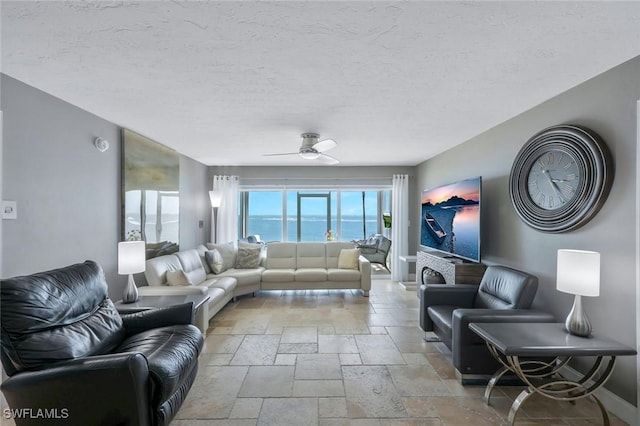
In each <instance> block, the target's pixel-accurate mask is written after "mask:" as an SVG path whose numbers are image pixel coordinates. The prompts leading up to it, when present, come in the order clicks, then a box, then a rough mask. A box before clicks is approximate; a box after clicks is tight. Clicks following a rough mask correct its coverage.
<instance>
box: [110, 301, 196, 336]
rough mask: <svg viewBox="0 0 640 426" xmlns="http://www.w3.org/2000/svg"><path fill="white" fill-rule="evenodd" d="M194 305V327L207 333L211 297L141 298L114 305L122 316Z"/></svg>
mask: <svg viewBox="0 0 640 426" xmlns="http://www.w3.org/2000/svg"><path fill="white" fill-rule="evenodd" d="M188 302H192V303H193V309H194V310H195V315H194V325H196V326H197V327H198V328H199V329H200V331H201V332H202V334H205V335H206V333H207V328H209V295H206V294H189V295H186V296H140V297H139V298H138V300H137V301H136V302H133V303H124V302H122V300H118V301H117V302H116V303H115V304H114V305H115V307H116V310H117V311H118V312H119V313H121V314H131V313H135V312H140V311H147V310H149V309H157V308H164V307H167V306H173V305H181V304H183V303H188Z"/></svg>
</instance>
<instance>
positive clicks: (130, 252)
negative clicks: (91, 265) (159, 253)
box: [118, 241, 146, 303]
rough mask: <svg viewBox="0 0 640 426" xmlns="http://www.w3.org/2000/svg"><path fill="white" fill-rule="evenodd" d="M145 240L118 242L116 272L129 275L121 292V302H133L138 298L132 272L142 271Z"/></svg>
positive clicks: (143, 267)
mask: <svg viewBox="0 0 640 426" xmlns="http://www.w3.org/2000/svg"><path fill="white" fill-rule="evenodd" d="M145 246H146V245H145V242H144V241H123V242H121V243H118V274H120V275H127V274H128V275H129V279H128V280H127V285H126V286H125V288H124V293H123V294H122V302H123V303H133V302H135V301H137V300H138V287H137V286H136V282H135V281H134V280H133V274H137V273H140V272H144V269H145V260H146V259H145Z"/></svg>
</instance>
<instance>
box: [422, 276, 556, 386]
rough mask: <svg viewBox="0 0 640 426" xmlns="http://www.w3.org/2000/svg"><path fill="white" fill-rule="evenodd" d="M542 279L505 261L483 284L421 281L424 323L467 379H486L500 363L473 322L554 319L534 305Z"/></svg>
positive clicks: (471, 380) (457, 371)
mask: <svg viewBox="0 0 640 426" xmlns="http://www.w3.org/2000/svg"><path fill="white" fill-rule="evenodd" d="M537 289H538V278H537V277H535V276H533V275H530V274H527V273H525V272H522V271H518V270H515V269H511V268H507V267H504V266H489V267H487V270H486V271H485V273H484V275H483V277H482V281H481V282H480V285H479V286H478V285H471V284H455V285H447V284H423V285H422V286H420V290H419V296H420V328H422V330H424V331H425V332H427V331H433V332H434V333H435V334H436V335H437V336H438V337H439V338H440V339H442V342H443V343H444V344H445V345H447V347H448V348H449V349H451V352H452V357H453V365H454V367H455V368H456V373H457V374H458V376H459V378H460V379H461V381H462V383H465V384H466V383H475V382H483V381H486V380H487V379H488V377H489V376H490V375H492V374H493V373H495V372H496V371H497V370H498V368H499V367H500V365H499V364H498V362H497V361H496V360H495V359H494V357H493V356H492V355H491V354H490V353H489V351H488V349H487V347H486V344H485V342H484V340H482V338H480V337H479V336H478V335H476V334H475V333H474V332H473V331H471V330H470V329H469V324H470V323H472V322H475V323H488V322H554V321H555V319H554V317H553V315H551V314H548V313H546V312H540V311H535V310H532V309H530V308H531V304H532V302H533V299H534V297H535V295H536V291H537Z"/></svg>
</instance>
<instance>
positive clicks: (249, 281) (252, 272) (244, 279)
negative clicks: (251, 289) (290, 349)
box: [207, 266, 264, 286]
mask: <svg viewBox="0 0 640 426" xmlns="http://www.w3.org/2000/svg"><path fill="white" fill-rule="evenodd" d="M262 271H264V266H258V267H257V268H255V269H235V268H231V269H227V270H226V271H224V272H223V273H221V274H219V275H213V274H211V275H208V276H207V278H213V277H233V278H235V279H236V280H237V281H238V285H239V286H245V285H255V284H258V285H259V284H260V279H261V277H262Z"/></svg>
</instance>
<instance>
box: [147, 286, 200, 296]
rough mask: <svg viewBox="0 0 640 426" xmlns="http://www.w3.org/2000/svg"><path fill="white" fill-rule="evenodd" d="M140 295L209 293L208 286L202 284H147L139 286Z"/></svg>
mask: <svg viewBox="0 0 640 426" xmlns="http://www.w3.org/2000/svg"><path fill="white" fill-rule="evenodd" d="M138 294H139V295H140V296H188V295H190V294H207V288H206V287H204V286H200V285H176V286H169V285H146V286H142V287H138Z"/></svg>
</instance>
